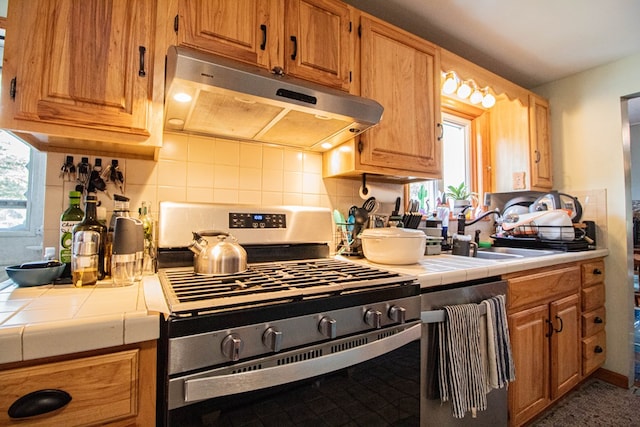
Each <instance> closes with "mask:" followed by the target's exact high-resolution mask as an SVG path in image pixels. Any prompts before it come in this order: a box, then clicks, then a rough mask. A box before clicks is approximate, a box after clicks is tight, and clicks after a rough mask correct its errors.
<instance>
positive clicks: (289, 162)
mask: <svg viewBox="0 0 640 427" xmlns="http://www.w3.org/2000/svg"><path fill="white" fill-rule="evenodd" d="M68 154H69V155H73V156H74V161H76V160H77V161H80V158H81V157H82V156H83V154H82V153H81V152H79V153H68ZM65 155H67V154H61V153H48V155H47V193H46V194H47V195H46V201H45V227H44V244H45V246H54V247H57V246H58V245H57V241H58V233H59V232H58V222H59V218H60V214H61V213H62V211H63V210H64V209H65V208H66V205H67V203H68V192H69V191H71V190H73V188H74V186H75V183H74V182H63V181H62V179H61V178H60V177H59V170H60V165H61V164H62V162H63V161H64V158H65ZM89 158H90V162H91V163H92V164H93V162H95V157H91V156H89ZM102 160H103V164H104V165H105V166H106V165H108V164H110V163H111V158H110V157H109V158H102ZM118 160H119V165H120V167H121V169H122V170H123V171H125V188H124V190H125V192H124V193H125V195H126V196H127V197H129V198H130V199H131V202H130V210H131V212H132V214H133V215H137V211H138V208H139V207H140V205H141V203H142V201H148V202H151V206H152V214H154V215H156V216H157V212H158V203H159V202H160V201H163V200H170V201H190V202H210V203H211V202H213V203H243V204H258V205H260V204H261V205H283V204H284V205H307V206H323V207H328V208H331V209H333V208H337V209H340V210H341V211H343V212H344V213H346V212H347V210H348V209H349V207H350V206H352V205H354V204H357V205H362V200H361V199H360V198H359V197H358V188H359V186H360V181H359V180H355V179H336V178H329V179H323V178H322V154H321V153H314V152H305V151H302V150H296V149H294V148H289V147H278V146H273V145H268V144H260V143H252V142H240V141H233V140H223V139H217V138H207V137H203V136H195V135H186V134H172V133H167V134H165V137H164V144H163V147H162V149H160V153H159V156H158V161H157V162H156V161H151V160H140V159H118ZM397 188H398V195H401V194H402V185H397ZM116 192H119V191H117V190H115V189H113V188H109V193H110V195H113V193H116ZM98 198H99V200H100V201H101V202H102V204H103V206H105V207H106V208H107V218H110V217H111V211H112V210H113V200H112V199H111V198H109V197H108V196H107V195H106V194H104V193H99V194H98Z"/></svg>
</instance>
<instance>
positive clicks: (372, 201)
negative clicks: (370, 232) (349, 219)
mask: <svg viewBox="0 0 640 427" xmlns="http://www.w3.org/2000/svg"><path fill="white" fill-rule="evenodd" d="M362 208H363V209H366V210H367V212H369V213H375V212H376V211H377V210H378V209H379V208H380V203H379V202H378V201H377V200H376V198H375V197H369V198H368V199H367V200H365V201H364V203H363V204H362Z"/></svg>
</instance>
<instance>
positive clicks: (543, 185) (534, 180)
mask: <svg viewBox="0 0 640 427" xmlns="http://www.w3.org/2000/svg"><path fill="white" fill-rule="evenodd" d="M529 132H530V137H529V150H530V162H531V188H532V189H534V190H547V189H551V188H552V187H553V178H552V171H551V168H552V164H551V141H550V136H549V135H550V132H549V103H548V102H547V100H545V99H544V98H541V97H539V96H535V95H529Z"/></svg>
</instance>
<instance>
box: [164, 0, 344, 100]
mask: <svg viewBox="0 0 640 427" xmlns="http://www.w3.org/2000/svg"><path fill="white" fill-rule="evenodd" d="M177 29H178V44H180V45H183V46H189V47H192V48H194V49H198V50H202V51H207V52H212V53H215V54H217V55H222V56H226V57H229V58H232V59H236V60H239V61H243V62H248V63H250V64H255V65H258V66H260V67H264V68H267V69H270V70H271V69H273V68H275V67H279V68H281V69H282V70H284V72H285V73H287V74H290V75H293V76H296V77H299V78H302V79H306V80H309V81H312V82H315V83H319V84H322V85H325V86H332V87H335V88H338V89H342V90H345V91H348V90H349V85H350V79H349V71H350V69H349V68H350V64H351V55H352V53H351V48H350V46H351V42H350V38H351V29H352V28H351V12H350V9H349V7H348V6H347V5H346V4H344V3H342V2H341V1H338V0H179V2H178V21H177Z"/></svg>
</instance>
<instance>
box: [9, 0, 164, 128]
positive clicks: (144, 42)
mask: <svg viewBox="0 0 640 427" xmlns="http://www.w3.org/2000/svg"><path fill="white" fill-rule="evenodd" d="M16 3H17V4H19V5H20V6H17V5H16V6H15V7H17V8H21V9H22V10H20V11H16V13H17V14H18V16H19V21H18V22H19V26H18V27H17V28H16V30H18V31H20V30H22V31H21V33H20V39H21V40H19V39H18V38H17V37H15V35H12V34H8V37H9V40H8V41H7V45H8V46H7V48H8V50H9V51H10V52H11V53H10V55H12V58H11V59H12V60H14V59H15V60H16V69H15V72H16V76H15V77H16V84H15V87H16V92H15V104H16V105H15V117H14V118H15V119H17V120H28V121H36V122H44V123H50V124H63V125H67V126H78V127H88V128H92V129H102V130H108V131H116V132H123V133H126V134H134V135H140V136H145V137H146V136H149V135H150V124H149V110H150V102H151V101H150V100H151V92H152V88H153V81H152V80H153V69H152V68H153V54H154V52H153V42H154V31H155V7H156V6H155V4H156V2H155V1H153V0H141V1H130V2H124V1H115V2H111V1H105V0H83V1H81V2H79V1H75V0H37V1H35V0H34V1H31V2H16ZM11 7H12V8H13V7H14V5H12V6H11ZM18 44H19V46H18ZM14 56H15V57H14ZM4 78H5V79H6V78H11V77H10V76H7V75H6V74H5V76H4Z"/></svg>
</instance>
